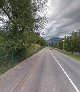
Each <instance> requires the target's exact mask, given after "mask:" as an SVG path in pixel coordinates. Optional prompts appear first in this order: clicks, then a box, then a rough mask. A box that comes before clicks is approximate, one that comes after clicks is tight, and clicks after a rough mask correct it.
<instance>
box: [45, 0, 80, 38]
mask: <svg viewBox="0 0 80 92" xmlns="http://www.w3.org/2000/svg"><path fill="white" fill-rule="evenodd" d="M50 7H51V10H50V12H51V13H50V15H49V14H48V15H49V16H48V25H47V28H46V29H45V30H44V31H45V33H46V35H45V38H47V37H48V38H50V36H51V37H52V36H63V35H66V34H70V32H72V30H73V31H74V30H77V29H79V28H80V27H79V25H80V0H51V6H50ZM73 26H74V27H73Z"/></svg>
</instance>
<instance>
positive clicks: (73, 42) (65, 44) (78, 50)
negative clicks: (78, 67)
mask: <svg viewBox="0 0 80 92" xmlns="http://www.w3.org/2000/svg"><path fill="white" fill-rule="evenodd" d="M53 47H54V48H58V50H59V51H60V52H62V53H64V54H67V55H69V56H71V57H73V58H75V59H77V60H79V61H80V30H79V31H77V32H72V33H71V35H70V36H65V37H64V38H62V40H61V41H60V42H59V43H56V44H54V45H53Z"/></svg>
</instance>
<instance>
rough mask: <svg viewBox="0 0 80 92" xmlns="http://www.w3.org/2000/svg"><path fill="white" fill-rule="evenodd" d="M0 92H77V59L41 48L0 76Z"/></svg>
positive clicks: (79, 74) (79, 86) (79, 72)
mask: <svg viewBox="0 0 80 92" xmlns="http://www.w3.org/2000/svg"><path fill="white" fill-rule="evenodd" d="M0 92H80V62H79V61H76V60H74V59H72V58H70V57H68V56H66V55H64V54H62V53H60V52H58V51H56V50H49V48H44V49H43V50H41V51H39V52H38V53H36V54H35V55H33V56H32V57H30V58H29V59H27V60H25V61H24V62H22V63H20V64H19V65H17V66H16V67H14V68H13V69H11V70H9V71H8V72H6V73H5V74H4V75H2V76H0Z"/></svg>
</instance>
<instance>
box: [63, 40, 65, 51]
mask: <svg viewBox="0 0 80 92" xmlns="http://www.w3.org/2000/svg"><path fill="white" fill-rule="evenodd" d="M64 42H65V40H63V50H65V49H64Z"/></svg>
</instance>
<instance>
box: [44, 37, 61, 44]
mask: <svg viewBox="0 0 80 92" xmlns="http://www.w3.org/2000/svg"><path fill="white" fill-rule="evenodd" d="M60 40H61V38H60V37H53V38H51V39H49V40H47V41H46V42H47V43H48V44H55V43H57V42H59V41H60Z"/></svg>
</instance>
